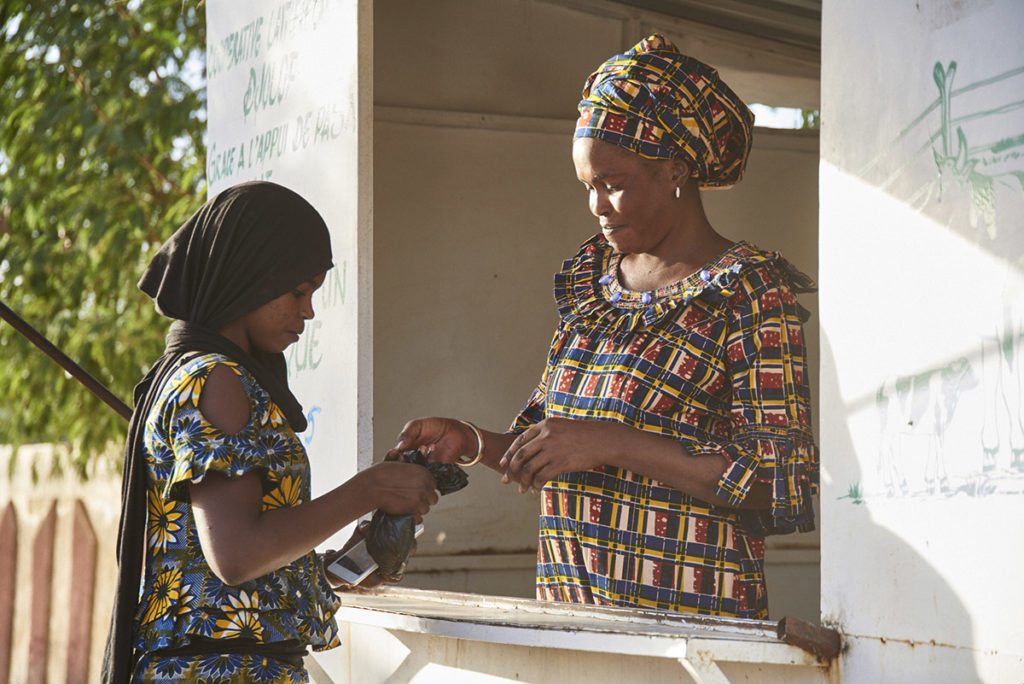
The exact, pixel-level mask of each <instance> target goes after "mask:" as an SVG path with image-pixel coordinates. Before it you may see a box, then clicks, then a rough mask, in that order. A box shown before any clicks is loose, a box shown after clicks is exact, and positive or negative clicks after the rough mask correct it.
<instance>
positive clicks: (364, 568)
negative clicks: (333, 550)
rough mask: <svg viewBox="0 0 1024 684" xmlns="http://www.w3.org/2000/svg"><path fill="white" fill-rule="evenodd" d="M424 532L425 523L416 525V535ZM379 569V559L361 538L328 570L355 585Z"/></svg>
mask: <svg viewBox="0 0 1024 684" xmlns="http://www.w3.org/2000/svg"><path fill="white" fill-rule="evenodd" d="M422 533H423V523H420V524H418V525H416V536H417V537H418V536H420V535H421V534H422ZM376 569H377V561H375V560H373V557H372V556H371V555H370V552H369V551H367V550H366V540H365V539H360V540H359V542H358V543H356V544H354V545H353V546H352V548H350V549H349V550H348V551H346V552H345V553H343V554H341V555H340V556H338V557H337V558H336V559H335V560H334V562H332V563H331V564H330V565H328V566H327V572H329V573H330V574H332V575H334V576H335V577H337V578H338V579H340V580H342V581H343V582H346V583H348V584H351V585H353V586H355V585H357V584H359V583H360V582H362V581H363V580H364V579H366V578H367V577H369V576H370V574H371V573H372V572H373V571H374V570H376Z"/></svg>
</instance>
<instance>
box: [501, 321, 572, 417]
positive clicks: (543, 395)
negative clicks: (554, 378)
mask: <svg viewBox="0 0 1024 684" xmlns="http://www.w3.org/2000/svg"><path fill="white" fill-rule="evenodd" d="M568 336H569V333H568V332H567V331H566V330H565V328H564V326H562V325H559V327H558V328H557V329H556V330H555V335H554V337H553V338H552V339H551V346H550V347H549V348H548V360H547V363H546V364H545V365H544V372H543V373H541V376H540V382H538V383H537V386H536V387H534V389H533V392H531V393H530V397H529V398H528V399H527V400H526V403H525V404H524V405H523V408H522V409H520V411H519V415H517V416H516V417H515V419H513V421H512V425H511V426H509V429H508V431H509V432H511V433H514V434H519V433H520V432H525V431H526V430H528V429H529V428H530V427H531V426H533V425H536V424H537V423H539V422H540V421H542V420H544V418H545V415H546V408H547V394H548V378H549V377H550V376H551V373H552V370H553V369H554V366H555V365H556V364H557V363H558V359H559V356H560V354H561V352H562V348H563V347H564V346H565V343H566V340H567V339H568Z"/></svg>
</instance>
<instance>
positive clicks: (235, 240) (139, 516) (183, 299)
mask: <svg viewBox="0 0 1024 684" xmlns="http://www.w3.org/2000/svg"><path fill="white" fill-rule="evenodd" d="M331 266H332V263H331V240H330V234H329V232H328V230H327V225H326V224H325V223H324V220H323V219H322V218H321V217H320V214H318V213H317V211H316V209H314V208H313V207H312V206H311V205H310V204H309V202H307V201H306V200H304V199H303V198H302V197H300V196H299V195H298V194H296V193H295V192H293V191H292V190H289V189H287V188H285V187H282V186H280V185H277V184H275V183H268V182H263V181H256V182H251V183H243V184H241V185H236V186H234V187H232V188H229V189H227V190H225V191H223V192H222V193H220V194H219V195H217V196H216V197H215V198H213V199H211V200H210V201H209V202H207V203H206V204H205V205H203V207H202V208H201V209H200V210H199V211H197V212H196V213H195V214H194V215H193V216H192V218H190V219H189V220H188V221H187V222H186V223H185V224H184V225H183V226H182V227H181V228H179V229H178V230H177V231H176V232H175V233H174V235H172V236H171V238H170V239H169V240H168V241H167V242H166V243H165V244H164V246H163V247H161V248H160V251H159V252H157V254H156V256H155V257H154V258H153V261H152V263H150V265H149V268H147V269H146V272H145V273H144V274H143V275H142V279H141V280H140V281H139V288H140V289H141V290H142V291H143V292H145V293H146V294H148V295H149V296H150V297H152V298H153V300H154V301H155V302H156V307H157V310H158V311H159V312H160V313H162V314H163V315H165V316H167V317H168V318H172V319H175V321H174V323H173V324H172V325H171V329H170V332H169V333H168V335H167V346H166V348H165V349H164V354H163V356H161V357H160V358H159V359H158V360H157V362H156V363H155V364H153V367H152V368H151V369H150V370H149V372H148V373H147V374H146V376H145V377H144V378H143V379H142V381H141V382H140V383H139V384H138V385H136V387H135V392H134V409H133V412H132V419H131V423H130V424H129V428H128V439H127V442H126V443H125V453H124V473H123V475H122V480H121V522H120V526H119V528H118V538H117V564H118V582H117V593H116V595H115V598H114V610H113V615H112V617H111V624H110V633H109V635H108V636H107V646H106V653H105V654H104V664H103V681H104V682H111V683H114V682H116V683H118V684H120V683H121V682H127V681H129V679H130V677H131V674H132V668H133V667H134V665H135V661H136V654H134V653H133V641H134V635H133V633H132V627H133V624H132V623H133V620H134V617H135V612H136V609H137V607H138V606H137V604H138V593H139V582H140V581H141V578H142V562H143V558H144V551H145V532H146V488H147V479H146V458H145V452H144V446H143V443H142V438H143V432H144V428H145V422H146V418H147V416H148V415H149V413H150V411H151V410H152V408H153V403H154V401H155V400H156V396H157V394H158V392H159V391H160V388H161V387H162V385H163V384H164V381H165V380H166V379H167V377H168V376H169V375H170V374H171V373H172V372H173V371H174V370H175V369H176V368H177V367H178V366H179V364H180V362H181V360H182V358H183V357H185V356H186V355H190V354H194V353H207V352H216V353H221V354H225V355H226V356H229V357H231V358H232V359H234V360H235V361H238V362H239V363H240V364H241V365H243V366H245V367H246V368H247V369H248V370H249V371H250V372H251V373H252V374H253V375H254V376H255V377H256V380H257V381H258V382H259V384H260V385H261V386H262V387H263V388H264V389H265V390H266V391H267V392H268V393H269V394H270V396H271V398H272V399H273V400H274V402H275V403H276V404H277V405H278V406H279V407H280V408H281V410H282V411H284V413H285V415H286V416H287V418H288V422H289V423H290V424H291V426H292V428H293V429H294V430H295V431H296V432H301V431H302V430H304V429H305V428H306V419H305V416H304V415H303V412H302V406H301V405H300V404H299V402H298V401H297V400H296V399H295V397H294V396H293V395H292V393H291V390H290V389H289V388H288V376H287V373H286V368H285V360H284V355H283V354H280V353H277V354H267V353H263V352H260V351H258V350H253V351H252V353H248V354H247V353H246V352H244V351H243V350H242V349H240V348H239V347H238V346H236V345H235V344H233V343H232V342H230V341H229V340H227V339H226V338H224V337H222V336H221V335H219V334H218V333H217V332H216V331H217V330H218V329H219V328H220V327H221V326H223V325H224V324H225V323H228V322H230V321H233V320H236V319H238V318H239V317H241V316H243V315H245V314H247V313H249V312H250V311H253V310H255V309H258V308H259V307H261V306H262V305H264V304H266V303H267V302H269V301H271V300H273V299H276V298H277V297H279V296H281V295H283V294H284V293H286V292H288V291H289V290H291V289H292V288H294V287H295V286H297V285H299V284H300V283H303V282H305V281H307V280H311V279H313V278H314V277H316V276H317V275H319V274H320V273H323V272H324V271H326V270H328V269H329V268H331Z"/></svg>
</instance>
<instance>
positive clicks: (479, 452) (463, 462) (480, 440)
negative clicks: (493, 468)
mask: <svg viewBox="0 0 1024 684" xmlns="http://www.w3.org/2000/svg"><path fill="white" fill-rule="evenodd" d="M459 422H460V423H462V424H463V425H465V426H466V427H468V428H469V429H470V430H472V431H473V434H474V435H476V456H473V457H472V458H470V457H468V456H466V455H465V454H462V455H461V456H459V457H458V458H457V459H455V462H456V463H457V464H459V465H460V466H462V467H463V468H468V467H469V466H471V465H476V464H477V463H479V462H480V460H481V459H483V457H484V436H483V435H481V434H480V428H478V427H477V426H476V425H473V424H472V423H470V422H469V421H467V420H460V421H459Z"/></svg>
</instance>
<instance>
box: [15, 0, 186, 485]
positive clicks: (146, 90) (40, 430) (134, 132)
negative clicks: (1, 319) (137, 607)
mask: <svg viewBox="0 0 1024 684" xmlns="http://www.w3.org/2000/svg"><path fill="white" fill-rule="evenodd" d="M0 27H2V30H0V119H2V121H3V125H2V130H0V299H2V300H3V301H4V302H6V303H7V305H8V306H10V307H11V308H13V309H14V310H15V311H17V312H18V313H19V314H20V315H21V316H22V317H23V318H25V319H26V320H27V321H28V322H29V323H30V324H32V325H34V326H35V327H36V328H37V329H38V330H40V331H41V332H42V333H43V334H44V335H46V336H47V337H48V338H49V339H50V340H51V341H52V342H54V343H55V344H56V345H57V346H59V347H61V348H62V349H63V350H64V351H65V352H66V353H67V354H68V355H69V356H71V358H73V359H75V360H76V361H78V362H79V363H80V364H81V365H82V366H83V367H84V368H85V369H86V370H88V371H89V372H90V373H92V374H93V375H94V376H95V377H96V378H98V379H99V380H100V381H101V382H103V383H105V384H106V385H107V386H108V387H110V388H111V389H112V390H113V391H114V393H115V394H117V395H118V396H120V397H121V398H122V399H123V400H124V401H125V402H126V403H128V404H129V405H130V404H131V390H132V387H133V385H134V384H135V383H136V382H137V381H138V380H139V378H140V377H141V375H142V374H143V373H144V372H145V370H146V369H147V368H148V366H149V364H151V363H152V362H153V361H154V360H155V359H156V357H157V356H158V355H159V353H160V351H161V349H162V347H163V336H164V334H165V332H166V328H167V325H166V320H165V319H161V318H160V317H159V316H158V315H157V314H156V313H155V311H154V310H153V306H152V303H151V302H150V301H149V300H148V298H146V296H145V295H143V294H142V293H140V292H139V291H138V289H137V287H136V282H137V281H138V278H139V275H140V274H141V272H142V269H143V268H144V267H145V265H146V263H148V261H149V259H150V257H151V256H152V254H153V252H154V251H155V250H156V248H157V247H158V246H159V244H160V243H161V242H163V240H164V239H166V238H167V236H169V235H170V233H171V232H173V230H174V229H175V228H176V227H177V226H178V225H180V224H181V223H182V221H184V219H186V218H187V217H188V215H189V214H190V213H191V212H192V211H194V210H195V208H196V207H197V206H198V205H199V203H200V202H201V200H202V198H203V196H204V193H205V182H204V180H203V175H204V174H203V163H202V155H201V153H200V151H201V150H202V149H203V148H202V136H203V131H204V129H205V114H204V112H205V97H206V95H205V83H204V78H203V74H202V71H203V60H204V52H203V49H204V46H205V17H204V11H203V8H202V6H201V5H198V4H196V3H192V2H185V3H183V2H181V0H144V1H141V2H140V1H138V0H132V1H130V2H123V1H122V0H111V1H107V0H91V1H84V2H72V1H71V0H45V2H43V1H39V2H7V1H4V2H0ZM126 427H127V425H126V423H125V422H124V420H123V419H122V418H121V417H119V416H118V415H117V414H115V413H114V412H113V411H112V410H111V409H109V408H108V407H107V406H106V405H105V404H102V403H101V402H99V401H98V400H97V399H95V398H94V397H93V396H92V395H91V394H90V393H89V392H88V391H87V390H86V389H85V388H84V387H82V386H80V385H79V384H78V383H77V382H76V381H74V380H71V379H69V378H68V377H67V376H65V374H64V372H63V371H62V370H60V369H59V368H58V367H57V366H56V365H55V364H54V363H53V362H52V361H50V360H49V359H48V358H46V357H45V356H43V355H42V354H41V353H39V352H38V351H37V350H36V349H35V348H34V347H32V346H31V345H30V344H29V343H28V342H27V341H26V340H24V339H23V338H22V337H21V336H20V335H19V334H18V333H17V332H15V331H14V330H13V329H12V328H11V327H10V326H8V325H6V324H3V323H0V444H3V443H7V444H18V443H28V442H64V443H70V444H74V445H78V446H81V447H82V449H80V450H79V451H78V453H79V454H80V456H79V461H78V463H77V465H78V466H79V467H80V468H82V469H83V471H84V465H85V462H86V461H87V460H88V459H90V458H93V457H94V456H95V455H96V454H98V453H100V452H103V451H109V449H107V447H109V446H110V443H111V442H117V441H120V440H122V439H123V438H124V434H125V432H126ZM115 451H116V450H115Z"/></svg>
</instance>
